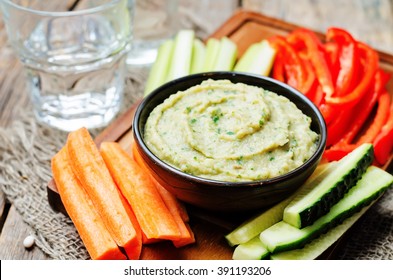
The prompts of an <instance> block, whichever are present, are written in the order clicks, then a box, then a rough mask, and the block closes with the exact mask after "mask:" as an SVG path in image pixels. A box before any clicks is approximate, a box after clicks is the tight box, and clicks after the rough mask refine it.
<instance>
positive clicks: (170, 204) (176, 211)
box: [132, 142, 195, 247]
mask: <svg viewBox="0 0 393 280" xmlns="http://www.w3.org/2000/svg"><path fill="white" fill-rule="evenodd" d="M132 154H133V156H134V158H135V161H136V162H137V163H138V164H139V166H140V167H141V168H142V169H143V170H144V172H145V173H146V174H149V173H150V171H149V169H148V168H147V166H146V164H145V163H144V161H143V159H142V157H141V155H140V153H139V151H138V149H137V148H136V144H135V142H134V143H133V144H132ZM150 177H151V179H152V181H153V183H154V185H155V186H156V188H157V191H158V192H159V193H160V195H161V197H162V199H163V201H164V203H165V205H166V206H167V208H168V210H169V212H170V213H171V214H172V216H173V218H174V219H175V221H176V223H177V226H178V227H179V230H180V233H181V238H180V239H179V240H175V241H173V244H174V245H175V247H182V246H185V245H188V244H191V243H194V242H195V236H194V234H193V232H192V230H191V228H190V227H189V225H188V224H187V223H186V222H188V221H189V216H188V213H187V211H186V209H185V207H184V205H183V204H182V203H180V202H179V201H178V200H177V199H176V197H175V196H174V195H173V194H172V193H170V192H169V191H168V190H166V189H165V188H164V187H163V186H162V185H160V183H159V182H158V181H157V180H155V179H154V178H153V176H151V175H150Z"/></svg>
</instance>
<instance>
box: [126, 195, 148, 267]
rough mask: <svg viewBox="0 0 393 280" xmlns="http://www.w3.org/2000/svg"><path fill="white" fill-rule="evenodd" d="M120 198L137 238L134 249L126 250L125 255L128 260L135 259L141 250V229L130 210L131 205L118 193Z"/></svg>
mask: <svg viewBox="0 0 393 280" xmlns="http://www.w3.org/2000/svg"><path fill="white" fill-rule="evenodd" d="M120 198H121V202H122V204H123V207H124V209H125V210H126V213H127V215H128V217H129V218H130V220H131V223H132V225H133V226H134V229H135V232H136V236H137V240H138V242H137V243H136V245H135V250H132V251H130V252H128V253H127V255H128V258H129V259H130V260H137V259H139V257H140V254H141V252H142V244H143V243H142V240H143V233H142V229H141V226H140V225H139V222H138V219H137V218H136V216H135V214H134V212H133V211H132V209H131V206H130V204H129V203H128V201H127V199H126V198H125V197H124V196H123V195H122V194H121V193H120Z"/></svg>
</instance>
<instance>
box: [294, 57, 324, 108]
mask: <svg viewBox="0 0 393 280" xmlns="http://www.w3.org/2000/svg"><path fill="white" fill-rule="evenodd" d="M299 56H300V61H301V63H302V65H303V69H304V72H305V73H304V75H305V80H304V81H303V84H302V87H301V89H300V90H301V91H302V92H303V93H304V95H306V96H307V97H308V98H309V99H310V100H311V101H312V102H314V104H315V105H317V106H318V105H319V103H320V101H321V100H319V99H320V98H319V97H320V95H321V94H318V92H317V89H318V80H317V76H316V75H315V72H314V68H313V66H312V64H311V62H310V61H309V60H308V59H307V57H305V55H304V54H301V53H300V54H299Z"/></svg>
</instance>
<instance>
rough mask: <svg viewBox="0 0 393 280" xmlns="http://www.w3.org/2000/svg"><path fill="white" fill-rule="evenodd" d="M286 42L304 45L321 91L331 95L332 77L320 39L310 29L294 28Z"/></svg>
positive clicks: (332, 88)
mask: <svg viewBox="0 0 393 280" xmlns="http://www.w3.org/2000/svg"><path fill="white" fill-rule="evenodd" d="M287 40H288V42H290V43H291V44H294V45H298V46H299V45H302V44H304V46H305V51H306V54H307V57H308V59H309V60H310V61H311V63H312V65H313V67H314V71H315V73H316V76H317V79H318V81H319V84H320V85H321V87H322V91H323V92H324V93H325V94H326V96H332V95H333V92H334V86H333V79H332V75H331V73H330V69H329V66H328V63H327V61H326V58H325V55H324V53H323V52H322V51H321V49H323V46H322V43H321V41H320V40H319V39H318V37H317V36H316V35H315V33H313V32H312V31H310V30H307V29H296V30H294V31H293V32H292V33H290V34H289V35H288V37H287Z"/></svg>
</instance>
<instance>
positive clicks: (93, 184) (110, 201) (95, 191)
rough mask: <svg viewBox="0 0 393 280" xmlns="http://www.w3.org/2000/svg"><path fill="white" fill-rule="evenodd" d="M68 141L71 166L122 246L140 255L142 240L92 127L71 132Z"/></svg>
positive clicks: (113, 236) (130, 254) (127, 250)
mask: <svg viewBox="0 0 393 280" xmlns="http://www.w3.org/2000/svg"><path fill="white" fill-rule="evenodd" d="M66 145H67V150H68V157H69V160H70V161H69V162H70V165H71V168H72V170H73V171H74V174H75V175H76V177H77V178H78V179H79V181H80V182H81V184H82V186H83V187H84V189H85V190H86V192H87V193H88V195H89V197H90V198H91V200H92V201H93V203H94V205H95V207H96V209H97V211H98V213H99V214H100V216H101V218H102V220H103V221H104V224H105V226H106V228H107V229H108V231H109V232H110V234H111V236H112V238H113V239H114V240H115V242H116V243H117V245H118V246H120V247H123V248H124V250H125V251H126V253H127V255H128V257H129V258H130V256H134V257H135V256H137V255H139V254H140V251H139V250H140V248H141V246H140V242H141V240H140V239H138V235H137V233H136V231H135V228H134V225H133V224H132V222H131V220H130V218H129V217H128V215H127V212H126V210H125V209H124V207H123V205H122V201H121V197H120V192H119V190H118V188H117V186H116V184H115V182H114V181H113V179H112V177H111V174H110V173H109V170H108V168H107V167H106V165H105V162H104V160H103V159H102V157H101V155H100V152H99V150H98V148H97V146H96V145H95V144H94V142H93V139H92V138H91V136H90V134H89V132H88V130H87V129H86V128H80V129H78V130H76V131H73V132H70V133H69V134H68V139H67V143H66Z"/></svg>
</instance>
